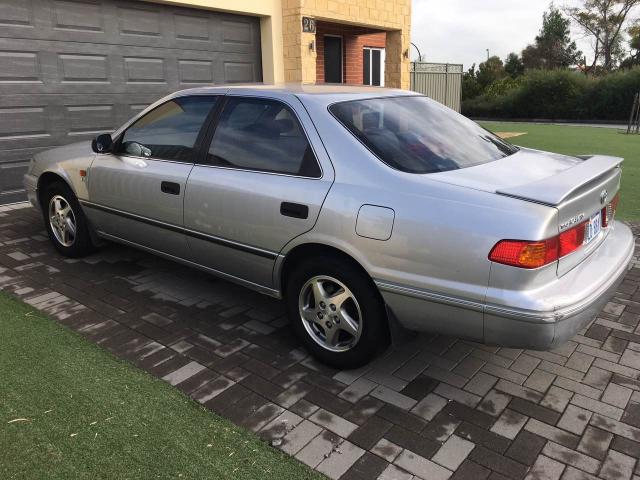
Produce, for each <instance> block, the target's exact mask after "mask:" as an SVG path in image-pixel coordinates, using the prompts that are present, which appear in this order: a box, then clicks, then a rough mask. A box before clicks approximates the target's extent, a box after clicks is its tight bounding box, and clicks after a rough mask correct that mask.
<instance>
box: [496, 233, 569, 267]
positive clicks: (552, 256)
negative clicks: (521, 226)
mask: <svg viewBox="0 0 640 480" xmlns="http://www.w3.org/2000/svg"><path fill="white" fill-rule="evenodd" d="M557 259H558V239H557V238H551V239H549V240H543V241H540V242H526V241H522V240H502V241H500V242H498V243H497V244H496V246H495V247H493V249H492V250H491V253H490V254H489V260H491V261H492V262H496V263H502V264H504V265H511V266H513V267H520V268H539V267H543V266H545V265H547V264H549V263H552V262H555V261H556V260H557Z"/></svg>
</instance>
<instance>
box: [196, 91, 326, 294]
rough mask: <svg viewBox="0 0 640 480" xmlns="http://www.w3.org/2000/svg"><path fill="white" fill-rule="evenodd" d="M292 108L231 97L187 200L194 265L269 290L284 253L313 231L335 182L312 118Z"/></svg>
mask: <svg viewBox="0 0 640 480" xmlns="http://www.w3.org/2000/svg"><path fill="white" fill-rule="evenodd" d="M291 102H292V103H291V104H287V103H284V102H282V101H279V100H275V99H271V98H266V97H244V96H240V95H229V96H227V97H226V100H225V104H224V107H223V108H222V112H221V114H220V117H219V120H218V121H217V125H216V127H215V131H214V132H210V134H209V137H211V142H210V146H209V148H208V151H207V154H206V155H205V156H203V157H202V159H201V163H200V164H196V165H195V167H194V169H193V171H192V172H191V175H190V177H189V181H188V185H187V193H186V195H185V229H186V232H187V241H188V243H189V247H190V250H191V254H192V256H193V257H192V258H193V261H195V262H197V263H199V264H201V265H205V266H207V267H209V268H212V269H214V270H216V271H218V272H221V273H223V274H226V275H229V276H231V277H233V278H235V279H241V280H244V281H245V282H249V283H251V284H253V285H254V286H259V287H265V288H267V289H273V288H277V287H275V286H274V285H273V267H274V264H275V260H276V258H277V256H278V254H279V252H280V251H281V250H282V248H283V247H284V246H285V245H286V244H287V243H288V242H289V241H290V240H292V239H293V238H295V237H296V236H298V235H301V234H302V233H304V232H306V231H308V230H310V229H311V228H313V226H314V224H315V222H316V219H317V217H318V214H319V213H320V208H321V206H322V203H323V202H324V199H325V197H326V195H327V193H328V191H329V188H330V187H331V184H332V182H333V178H334V173H333V167H332V166H331V163H330V161H329V159H328V157H327V154H326V152H325V151H324V149H323V147H322V143H321V142H320V138H319V137H318V134H317V132H316V131H315V128H314V127H313V124H312V123H311V119H310V118H309V116H308V114H307V113H306V111H305V110H304V109H303V107H302V105H301V104H300V103H299V100H297V99H295V98H293V100H291ZM294 102H295V103H294Z"/></svg>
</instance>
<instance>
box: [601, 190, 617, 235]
mask: <svg viewBox="0 0 640 480" xmlns="http://www.w3.org/2000/svg"><path fill="white" fill-rule="evenodd" d="M619 203H620V192H618V193H617V194H616V196H615V197H613V200H611V203H610V204H609V205H607V206H606V207H604V208H603V209H602V228H607V227H608V226H609V224H610V223H611V222H613V219H614V218H615V216H616V211H617V210H618V204H619Z"/></svg>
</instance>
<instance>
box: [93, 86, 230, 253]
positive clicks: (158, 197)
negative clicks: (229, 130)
mask: <svg viewBox="0 0 640 480" xmlns="http://www.w3.org/2000/svg"><path fill="white" fill-rule="evenodd" d="M218 98H219V97H216V96H186V97H178V98H174V99H172V100H169V101H167V102H165V103H163V104H162V105H160V106H158V107H156V108H154V109H153V110H151V111H150V112H149V113H147V114H146V115H144V116H142V117H141V118H139V119H138V120H137V121H136V122H134V123H133V124H132V125H131V126H130V127H129V128H127V130H125V131H124V133H123V134H122V135H121V136H120V138H119V139H118V140H117V141H116V143H115V146H114V149H115V150H114V153H113V154H107V155H97V156H96V158H95V160H94V162H93V164H92V166H91V169H90V171H89V175H88V178H89V180H88V182H89V183H88V191H89V201H88V202H85V203H83V205H84V206H85V207H86V211H87V213H88V215H89V216H90V218H91V220H92V221H93V223H94V224H95V226H96V227H97V229H98V230H99V231H100V232H101V233H103V234H107V235H111V236H114V237H117V238H118V239H122V240H126V241H129V242H133V243H135V244H138V245H141V246H144V247H147V248H152V249H154V250H157V251H159V252H163V253H168V254H170V255H174V256H177V257H181V258H184V257H187V244H186V240H185V237H184V232H183V223H184V218H183V201H184V194H185V187H186V183H187V178H188V177H189V173H190V172H191V169H192V168H193V164H194V160H195V156H196V152H197V151H198V149H199V146H200V144H201V142H202V139H203V136H204V129H203V125H205V120H206V119H207V117H208V116H209V114H210V112H211V111H212V109H213V108H214V107H215V105H216V102H217V99H218Z"/></svg>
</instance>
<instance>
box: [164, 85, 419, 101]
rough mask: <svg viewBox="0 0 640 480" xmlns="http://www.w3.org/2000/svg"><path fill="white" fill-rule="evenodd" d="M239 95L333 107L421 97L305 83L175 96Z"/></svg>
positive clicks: (215, 88)
mask: <svg viewBox="0 0 640 480" xmlns="http://www.w3.org/2000/svg"><path fill="white" fill-rule="evenodd" d="M221 93H227V94H238V95H252V94H254V95H260V96H271V95H273V96H274V97H286V96H290V95H294V96H296V97H298V98H300V99H304V98H307V99H308V100H312V101H313V102H314V103H324V104H327V105H329V104H331V103H335V102H341V101H348V100H362V99H366V98H380V97H397V96H406V95H418V94H417V93H416V92H411V91H407V90H399V89H393V88H383V87H370V86H363V85H343V84H321V85H314V84H304V83H277V84H233V85H211V86H205V87H197V88H191V89H188V90H181V91H179V92H176V93H175V94H174V95H173V96H184V95H204V94H221Z"/></svg>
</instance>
